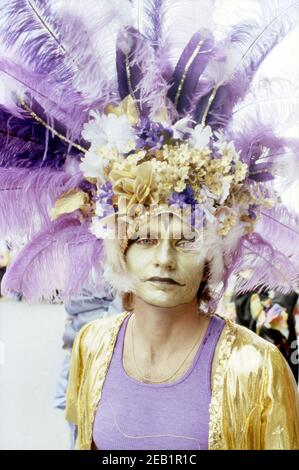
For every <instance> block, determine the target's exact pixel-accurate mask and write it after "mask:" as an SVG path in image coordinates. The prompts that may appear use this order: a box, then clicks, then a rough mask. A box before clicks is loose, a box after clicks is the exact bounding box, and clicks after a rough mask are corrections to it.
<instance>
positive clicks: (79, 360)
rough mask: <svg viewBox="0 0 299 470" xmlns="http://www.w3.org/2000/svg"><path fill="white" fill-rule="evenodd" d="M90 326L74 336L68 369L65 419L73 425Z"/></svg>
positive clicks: (76, 415)
mask: <svg viewBox="0 0 299 470" xmlns="http://www.w3.org/2000/svg"><path fill="white" fill-rule="evenodd" d="M89 326H90V324H89V323H88V324H87V325H85V326H84V327H83V328H82V329H81V330H80V331H79V332H78V333H77V334H76V336H75V340H74V344H73V348H72V354H71V360H70V369H69V380H68V386H67V393H66V412H65V418H66V419H67V421H70V422H72V423H74V424H76V425H77V424H78V421H79V416H78V393H79V389H80V384H81V380H82V373H83V368H84V362H85V359H86V358H85V356H86V351H85V348H84V341H83V340H84V337H85V336H86V333H87V331H88V329H89Z"/></svg>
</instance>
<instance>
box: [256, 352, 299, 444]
mask: <svg viewBox="0 0 299 470" xmlns="http://www.w3.org/2000/svg"><path fill="white" fill-rule="evenodd" d="M265 379H266V381H265V392H264V397H263V398H264V400H263V403H264V406H263V411H262V433H261V434H262V436H261V437H262V448H263V449H266V450H271V449H280V450H291V449H299V396H298V390H297V384H296V382H295V379H294V376H293V374H292V372H291V370H290V368H289V366H288V364H287V362H286V360H285V359H284V357H283V356H282V354H281V353H280V351H279V350H278V349H276V348H274V347H273V349H272V348H271V349H270V350H269V354H268V358H267V361H266V370H265Z"/></svg>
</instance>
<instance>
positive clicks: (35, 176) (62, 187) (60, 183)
mask: <svg viewBox="0 0 299 470" xmlns="http://www.w3.org/2000/svg"><path fill="white" fill-rule="evenodd" d="M81 181H82V174H81V173H79V174H77V175H74V176H73V177H70V176H69V175H68V174H67V173H65V172H63V171H55V170H51V169H48V168H43V169H41V170H34V171H32V170H28V169H21V168H0V194H1V197H0V220H1V221H3V223H1V225H0V238H2V239H6V238H14V237H22V236H26V237H28V238H30V237H31V236H32V235H33V234H34V233H36V231H37V230H39V229H40V227H42V226H44V225H48V224H49V223H50V218H49V211H50V209H51V207H52V206H53V204H54V202H55V200H56V199H57V198H58V197H59V196H60V194H62V193H63V192H65V191H67V190H69V189H73V188H77V187H79V186H80V183H81Z"/></svg>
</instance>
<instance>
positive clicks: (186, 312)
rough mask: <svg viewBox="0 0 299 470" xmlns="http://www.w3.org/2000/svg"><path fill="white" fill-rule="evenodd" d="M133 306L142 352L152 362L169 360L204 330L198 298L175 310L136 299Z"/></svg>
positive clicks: (174, 308)
mask: <svg viewBox="0 0 299 470" xmlns="http://www.w3.org/2000/svg"><path fill="white" fill-rule="evenodd" d="M133 305H134V307H133V313H134V317H135V319H134V322H135V335H136V339H138V344H139V348H140V349H139V350H142V351H143V354H144V356H146V357H147V358H148V359H149V360H150V361H152V362H155V360H161V358H165V357H169V355H171V354H172V352H174V351H176V350H177V349H178V347H179V346H180V345H186V344H188V343H189V342H190V340H191V339H192V338H195V336H198V335H199V334H200V330H201V328H203V327H204V325H203V324H204V323H205V322H203V321H201V320H202V315H200V314H199V313H198V307H197V299H196V298H195V299H193V300H192V301H191V302H189V303H186V304H182V305H178V306H175V307H158V306H156V305H151V304H148V303H147V302H145V301H144V300H142V299H141V298H139V297H136V296H135V297H134V300H133Z"/></svg>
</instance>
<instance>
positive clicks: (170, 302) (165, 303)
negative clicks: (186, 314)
mask: <svg viewBox="0 0 299 470" xmlns="http://www.w3.org/2000/svg"><path fill="white" fill-rule="evenodd" d="M142 300H143V301H144V302H146V303H148V304H150V305H153V306H155V307H163V308H167V307H168V308H171V307H177V306H178V305H183V304H186V303H188V302H189V299H187V300H186V299H175V298H174V296H173V295H171V294H166V295H161V294H160V293H159V295H155V296H153V295H151V296H143V297H142Z"/></svg>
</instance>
